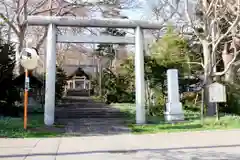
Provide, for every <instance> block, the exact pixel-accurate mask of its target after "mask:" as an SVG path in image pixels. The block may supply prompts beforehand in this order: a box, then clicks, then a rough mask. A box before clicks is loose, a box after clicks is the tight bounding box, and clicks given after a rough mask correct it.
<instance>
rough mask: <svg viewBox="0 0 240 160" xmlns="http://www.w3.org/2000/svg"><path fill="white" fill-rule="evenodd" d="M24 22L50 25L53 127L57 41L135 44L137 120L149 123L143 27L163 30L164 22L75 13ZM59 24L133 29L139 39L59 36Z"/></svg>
mask: <svg viewBox="0 0 240 160" xmlns="http://www.w3.org/2000/svg"><path fill="white" fill-rule="evenodd" d="M24 23H26V24H28V25H29V26H48V33H47V48H46V51H47V53H46V54H47V57H46V58H47V59H46V88H45V110H44V123H45V124H46V125H48V126H51V125H53V124H54V112H55V79H56V43H57V42H60V43H105V44H106V43H109V44H135V84H136V85H135V91H136V123H137V124H144V123H145V122H146V117H145V82H144V43H143V42H144V41H143V29H156V30H159V29H160V28H162V27H163V26H162V23H159V22H151V21H140V20H129V19H88V18H82V17H71V16H65V17H60V16H28V17H27V20H26V21H25V22H24ZM57 26H65V27H102V28H106V27H109V28H132V29H135V38H127V37H116V36H69V35H57V33H56V27H57Z"/></svg>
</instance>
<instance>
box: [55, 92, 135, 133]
mask: <svg viewBox="0 0 240 160" xmlns="http://www.w3.org/2000/svg"><path fill="white" fill-rule="evenodd" d="M63 100H64V103H65V104H62V105H59V106H56V112H55V119H56V123H57V124H61V125H64V129H65V134H66V135H68V136H69V135H70V136H98V135H115V134H124V133H130V132H131V130H130V129H129V128H128V127H127V122H128V119H127V118H128V117H127V115H126V114H125V113H123V112H121V111H120V110H119V109H116V108H113V107H111V106H108V105H106V104H105V103H101V102H96V101H94V100H92V99H91V97H89V94H88V92H85V90H68V91H67V93H66V97H65V98H64V99H63Z"/></svg>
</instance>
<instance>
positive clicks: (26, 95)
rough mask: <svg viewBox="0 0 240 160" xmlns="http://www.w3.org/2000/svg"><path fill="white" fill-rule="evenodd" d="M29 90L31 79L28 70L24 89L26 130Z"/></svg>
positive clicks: (25, 124) (25, 127)
mask: <svg viewBox="0 0 240 160" xmlns="http://www.w3.org/2000/svg"><path fill="white" fill-rule="evenodd" d="M28 90H29V77H28V70H27V69H26V70H25V89H24V125H23V127H24V129H25V130H26V129H27V118H28V117H27V109H28Z"/></svg>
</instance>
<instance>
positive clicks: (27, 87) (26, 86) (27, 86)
mask: <svg viewBox="0 0 240 160" xmlns="http://www.w3.org/2000/svg"><path fill="white" fill-rule="evenodd" d="M25 90H26V91H28V90H29V77H26V78H25Z"/></svg>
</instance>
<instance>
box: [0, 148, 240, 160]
mask: <svg viewBox="0 0 240 160" xmlns="http://www.w3.org/2000/svg"><path fill="white" fill-rule="evenodd" d="M234 147H240V144H234V145H216V146H192V147H177V148H157V149H133V150H96V151H84V152H61V153H57V154H56V153H34V154H28V155H26V154H15V155H14V154H13V155H0V158H16V157H26V156H28V157H34V156H39V157H41V156H69V155H79V156H80V155H86V154H87V155H88V154H89V156H90V155H93V154H127V155H128V154H135V153H139V152H151V154H150V155H151V156H152V157H149V156H148V159H149V158H150V159H151V158H158V157H157V156H160V157H161V158H164V159H165V158H166V159H171V160H172V159H176V158H177V157H178V158H177V159H178V160H179V159H186V158H191V159H195V160H197V159H211V158H214V159H215V158H217V159H228V160H239V159H240V154H228V153H223V152H214V151H212V150H211V151H206V150H201V149H217V148H234ZM154 156H155V157H154ZM179 156H180V157H182V158H179Z"/></svg>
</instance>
